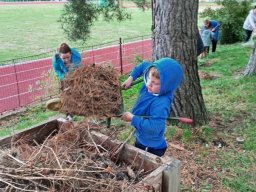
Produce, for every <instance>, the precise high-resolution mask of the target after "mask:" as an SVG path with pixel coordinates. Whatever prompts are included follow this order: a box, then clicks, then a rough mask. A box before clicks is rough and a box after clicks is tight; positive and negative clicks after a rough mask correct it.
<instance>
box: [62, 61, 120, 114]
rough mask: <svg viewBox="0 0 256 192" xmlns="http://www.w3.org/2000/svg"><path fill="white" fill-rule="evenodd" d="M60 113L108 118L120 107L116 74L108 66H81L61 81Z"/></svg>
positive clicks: (116, 112) (118, 84)
mask: <svg viewBox="0 0 256 192" xmlns="http://www.w3.org/2000/svg"><path fill="white" fill-rule="evenodd" d="M61 100H62V103H63V105H62V108H61V110H60V112H62V113H71V114H74V115H80V116H85V117H91V116H94V117H111V116H114V115H116V114H118V111H119V109H120V106H121V101H122V98H121V90H120V83H119V79H118V73H117V71H115V70H114V69H113V68H111V67H109V66H90V65H89V66H82V67H80V68H78V69H76V70H75V71H74V72H73V73H69V74H68V75H67V76H66V77H65V79H64V89H63V91H62V93H61Z"/></svg>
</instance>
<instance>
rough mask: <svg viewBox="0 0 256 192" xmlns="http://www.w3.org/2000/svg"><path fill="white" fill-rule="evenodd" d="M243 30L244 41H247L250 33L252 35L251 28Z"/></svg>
mask: <svg viewBox="0 0 256 192" xmlns="http://www.w3.org/2000/svg"><path fill="white" fill-rule="evenodd" d="M244 31H245V39H244V42H245V43H246V42H248V41H249V40H250V38H251V35H252V31H251V30H246V29H245V30H244Z"/></svg>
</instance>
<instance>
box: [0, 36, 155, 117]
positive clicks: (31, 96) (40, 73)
mask: <svg viewBox="0 0 256 192" xmlns="http://www.w3.org/2000/svg"><path fill="white" fill-rule="evenodd" d="M151 43H152V42H151V39H146V40H143V39H141V40H139V41H134V42H129V43H124V42H123V40H122V39H120V40H119V42H116V43H115V44H116V45H112V46H108V47H103V48H96V49H95V48H93V47H92V48H91V49H90V50H85V51H81V55H82V59H83V63H84V64H92V63H94V64H96V65H102V64H111V65H113V66H114V68H115V69H117V70H118V71H120V72H121V73H122V74H123V73H128V72H129V71H130V70H131V69H132V68H133V67H134V64H136V58H140V59H143V60H144V59H149V60H151V55H152V45H151ZM51 68H52V66H51V58H44V59H38V60H33V61H27V62H23V63H16V64H12V65H8V66H0V113H4V112H6V111H10V110H14V109H17V108H19V107H24V106H26V105H28V104H30V103H32V102H35V101H38V100H39V96H40V99H41V100H42V99H46V98H42V95H43V94H42V93H43V92H44V91H45V90H43V89H45V88H40V86H39V85H38V82H40V81H44V80H45V75H44V74H45V73H46V72H47V71H49V70H50V69H51ZM48 86H49V87H50V86H52V85H48ZM49 96H54V95H49Z"/></svg>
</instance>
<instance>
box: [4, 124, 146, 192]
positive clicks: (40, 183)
mask: <svg viewBox="0 0 256 192" xmlns="http://www.w3.org/2000/svg"><path fill="white" fill-rule="evenodd" d="M100 129H103V127H101V126H99V125H95V124H91V123H89V122H83V123H80V124H78V125H75V124H73V123H65V124H63V125H62V126H61V128H60V131H59V132H58V133H57V134H56V135H49V136H48V137H47V138H46V140H45V141H44V142H43V143H42V144H38V143H36V141H31V139H29V138H28V137H24V138H21V139H19V140H18V141H16V142H15V143H13V147H12V148H11V149H9V150H0V170H1V171H0V175H1V180H0V190H4V191H67V192H69V191H113V192H118V191H123V190H127V189H129V190H131V191H144V190H147V189H149V188H148V187H149V186H145V185H141V184H140V183H139V181H141V180H142V179H143V178H144V177H145V176H146V175H147V174H148V173H146V171H144V170H135V169H134V167H133V165H132V164H131V165H127V164H125V163H122V162H119V161H117V159H115V158H114V161H113V159H112V158H113V153H114V152H115V151H116V148H115V149H108V148H107V146H105V145H104V142H102V143H101V144H99V143H97V144H96V142H95V141H94V139H93V137H92V135H91V133H90V132H91V130H100ZM114 154H115V153H114ZM117 156H118V155H117ZM116 161H117V162H118V163H116Z"/></svg>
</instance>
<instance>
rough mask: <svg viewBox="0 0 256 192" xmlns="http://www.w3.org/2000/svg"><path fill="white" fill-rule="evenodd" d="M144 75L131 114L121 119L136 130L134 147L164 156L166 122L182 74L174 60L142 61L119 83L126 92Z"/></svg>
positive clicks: (125, 114)
mask: <svg viewBox="0 0 256 192" xmlns="http://www.w3.org/2000/svg"><path fill="white" fill-rule="evenodd" d="M140 76H143V78H144V84H143V85H142V88H141V90H140V92H139V96H138V99H137V101H136V103H135V105H134V107H133V109H132V111H131V112H125V113H123V115H122V117H121V119H122V120H124V121H126V122H130V123H131V125H132V126H133V127H134V129H135V136H136V141H135V147H137V148H140V149H142V150H145V151H148V152H150V153H153V154H155V155H157V156H163V155H164V153H165V151H166V148H167V144H166V140H165V138H164V133H165V126H166V120H167V118H168V116H169V114H170V108H171V105H172V102H173V98H174V92H175V90H176V89H177V88H178V87H179V86H180V84H181V81H182V77H183V71H182V67H181V65H180V64H179V63H178V62H177V61H176V60H174V59H171V58H162V59H159V60H157V61H155V62H153V63H150V62H147V61H143V62H142V63H140V64H139V65H137V66H136V67H135V68H134V69H133V71H132V72H131V74H130V76H129V77H128V79H127V80H126V81H125V82H124V83H123V84H122V86H123V87H124V88H125V89H128V88H129V87H130V86H131V84H132V82H133V81H134V80H136V79H137V78H138V77H140Z"/></svg>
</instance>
